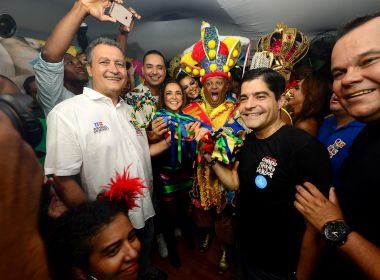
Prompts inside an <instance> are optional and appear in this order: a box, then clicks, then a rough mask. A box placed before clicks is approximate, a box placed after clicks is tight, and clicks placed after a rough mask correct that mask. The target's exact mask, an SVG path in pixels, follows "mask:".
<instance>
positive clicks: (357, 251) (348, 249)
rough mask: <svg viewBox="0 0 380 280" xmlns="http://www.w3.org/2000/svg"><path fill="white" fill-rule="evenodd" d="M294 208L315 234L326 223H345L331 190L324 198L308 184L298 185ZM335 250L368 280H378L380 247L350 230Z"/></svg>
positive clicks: (379, 275) (333, 191)
mask: <svg viewBox="0 0 380 280" xmlns="http://www.w3.org/2000/svg"><path fill="white" fill-rule="evenodd" d="M294 206H295V207H296V209H297V210H298V211H299V212H300V213H301V214H302V215H303V216H304V217H305V219H307V220H308V221H309V222H310V223H311V224H312V225H313V226H314V228H316V229H317V230H318V232H322V228H323V225H324V224H325V223H327V222H329V221H333V220H344V218H343V214H342V210H341V209H340V206H339V202H338V199H337V196H336V194H335V190H334V188H331V189H330V193H329V198H328V199H327V198H326V197H324V196H323V194H322V193H321V192H320V191H319V190H318V189H317V188H316V187H315V186H314V185H313V184H311V183H308V182H306V183H304V184H303V186H297V194H296V200H295V202H294ZM337 249H338V250H339V251H340V252H341V253H342V254H343V255H344V256H345V257H346V258H348V259H349V260H350V261H351V262H352V263H353V264H354V265H356V266H357V267H358V268H359V270H361V271H362V272H363V274H364V275H365V276H366V277H368V279H380V265H379V264H380V248H379V247H377V246H376V245H374V244H372V243H371V242H369V241H368V240H367V239H365V238H364V237H363V236H361V235H360V234H359V233H358V232H355V231H352V232H351V233H350V234H349V235H348V236H347V241H346V243H345V244H344V245H342V246H340V247H338V248H337Z"/></svg>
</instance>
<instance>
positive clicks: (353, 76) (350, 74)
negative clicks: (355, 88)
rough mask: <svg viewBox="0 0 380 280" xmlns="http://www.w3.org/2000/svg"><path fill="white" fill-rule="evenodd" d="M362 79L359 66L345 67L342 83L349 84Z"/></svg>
mask: <svg viewBox="0 0 380 280" xmlns="http://www.w3.org/2000/svg"><path fill="white" fill-rule="evenodd" d="M362 79H363V76H362V69H360V68H359V67H350V68H348V69H347V72H346V74H345V75H344V77H343V78H342V80H341V82H342V85H350V84H352V83H357V82H360V81H361V80H362Z"/></svg>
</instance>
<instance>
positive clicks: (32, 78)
mask: <svg viewBox="0 0 380 280" xmlns="http://www.w3.org/2000/svg"><path fill="white" fill-rule="evenodd" d="M35 80H36V77H35V76H29V77H28V78H26V79H25V81H24V83H23V84H22V87H23V88H24V90H25V92H26V94H28V95H30V96H33V94H32V93H31V89H30V84H31V83H32V82H34V81H35Z"/></svg>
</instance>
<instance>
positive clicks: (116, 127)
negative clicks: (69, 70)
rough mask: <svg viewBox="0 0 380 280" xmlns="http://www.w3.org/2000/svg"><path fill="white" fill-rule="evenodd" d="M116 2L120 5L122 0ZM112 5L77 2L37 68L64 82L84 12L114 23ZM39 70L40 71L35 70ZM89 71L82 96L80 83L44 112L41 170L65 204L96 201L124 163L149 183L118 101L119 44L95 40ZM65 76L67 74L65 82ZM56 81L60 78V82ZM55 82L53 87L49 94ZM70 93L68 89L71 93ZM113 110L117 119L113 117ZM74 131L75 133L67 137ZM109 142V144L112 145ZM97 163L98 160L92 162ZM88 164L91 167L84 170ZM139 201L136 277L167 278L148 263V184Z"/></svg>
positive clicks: (135, 134)
mask: <svg viewBox="0 0 380 280" xmlns="http://www.w3.org/2000/svg"><path fill="white" fill-rule="evenodd" d="M116 2H118V3H122V1H120V0H117V1H116ZM110 5H111V1H109V0H78V1H76V2H75V3H74V5H73V7H72V8H71V10H70V11H69V12H68V13H67V14H66V15H65V16H64V17H63V18H62V19H61V20H60V22H59V23H58V24H57V26H56V27H55V28H54V30H53V32H52V34H51V36H50V37H49V38H48V40H47V42H46V45H45V47H44V49H43V50H42V54H41V57H42V59H45V60H46V61H45V64H47V65H48V66H52V68H53V69H42V70H41V71H45V72H49V71H50V72H53V74H54V73H60V77H59V78H56V81H57V84H58V85H59V82H60V84H64V85H66V84H65V82H62V81H63V77H62V76H63V73H64V69H63V68H64V67H63V64H64V62H63V61H62V57H63V56H64V53H65V52H66V50H67V49H68V47H69V45H70V43H71V40H72V39H73V38H74V36H75V34H76V31H77V30H78V28H79V26H80V24H81V23H82V22H83V20H84V19H85V18H86V17H87V16H88V15H92V16H93V17H95V18H97V19H98V20H101V21H111V22H116V20H115V19H114V18H112V17H110V16H108V15H106V14H105V10H106V8H108V7H110ZM90 46H91V45H90ZM65 63H66V61H65ZM78 63H79V62H78ZM41 64H43V63H41ZM50 64H51V65H50ZM57 64H58V65H57ZM38 67H40V66H38ZM38 67H37V68H38ZM54 67H55V68H54ZM41 68H43V67H42V66H41ZM78 68H79V66H78ZM81 69H83V68H81ZM38 70H40V69H37V70H36V71H38ZM83 70H84V69H83ZM78 71H79V70H78ZM79 72H81V71H79ZM87 72H88V73H89V74H90V76H91V77H92V83H91V87H92V88H87V87H84V88H83V85H84V84H82V85H81V86H82V88H83V94H81V93H82V91H81V90H80V88H79V86H78V88H76V91H75V93H77V94H78V95H77V96H74V97H73V98H69V97H70V96H66V97H65V98H69V99H67V100H64V101H62V100H63V99H65V98H61V99H60V100H56V101H59V102H61V101H62V102H61V103H60V104H58V105H57V106H55V105H56V104H57V103H59V102H56V103H55V104H48V105H50V107H49V108H48V111H50V110H51V109H52V108H53V107H54V106H55V107H54V109H53V110H52V111H51V112H50V113H49V115H48V122H47V128H48V135H49V136H48V139H47V159H46V162H45V173H46V174H48V175H49V174H53V175H54V176H55V178H57V180H58V182H59V184H57V193H58V195H59V196H60V198H61V199H62V200H63V201H64V202H65V204H66V205H67V206H68V207H70V206H73V205H77V204H80V203H82V202H84V201H85V200H87V199H95V197H96V195H97V194H98V193H99V192H100V190H101V186H103V185H106V184H107V182H108V181H109V178H111V177H112V176H113V175H114V173H115V171H118V172H119V173H120V174H121V173H122V172H123V168H127V167H128V166H130V174H131V176H134V177H136V176H138V177H141V178H144V181H145V182H146V184H148V185H150V184H151V181H152V178H151V172H152V170H151V165H150V155H149V147H148V142H147V139H146V134H145V130H136V129H135V128H134V127H132V124H131V123H130V122H129V116H130V112H131V108H130V107H129V106H128V105H127V104H126V103H125V102H123V101H122V100H121V99H120V94H121V92H122V89H123V87H124V86H125V83H126V81H127V75H126V68H125V57H124V53H123V50H122V49H121V48H120V45H118V44H117V43H116V42H115V41H113V40H110V39H105V38H99V40H98V41H97V42H96V43H93V44H92V48H90V47H89V53H88V64H87ZM86 76H87V74H86ZM67 78H68V77H67V76H66V72H65V80H66V79H67ZM59 79H61V81H58V80H59ZM51 80H52V79H51ZM57 84H56V85H51V87H52V88H51V89H52V90H53V92H54V91H55V87H56V86H57ZM39 86H41V85H40V84H39ZM61 86H62V87H63V85H61ZM73 95H74V94H73V92H71V96H73ZM50 98H51V97H50ZM54 98H55V97H54ZM102 100H103V101H104V102H102ZM83 108H86V109H85V110H83ZM48 111H45V112H46V113H48ZM112 112H113V113H115V114H117V115H119V117H118V118H116V119H115V118H112V117H111V115H112ZM138 115H139V114H137V117H139V116H138ZM90 119H91V120H92V121H91V120H90ZM120 127H123V129H122V130H121V129H120ZM73 134H76V136H75V137H71V136H73ZM102 139H103V140H102ZM88 143H91V145H88ZM110 143H113V144H112V145H111V146H110ZM94 157H96V158H97V160H96V159H95V158H94ZM95 162H97V163H98V164H95V165H94V163H95ZM99 163H100V164H99ZM89 166H92V167H90V168H88V167H89ZM77 174H80V176H81V185H82V186H80V185H79V184H78V183H77V182H76V180H74V177H73V176H75V175H77ZM138 203H139V204H140V206H141V207H139V208H136V209H135V210H134V211H132V213H131V215H132V216H133V217H134V218H133V217H131V220H134V222H132V223H133V226H134V227H135V229H136V232H137V235H138V237H139V239H140V241H141V243H142V252H144V254H142V255H141V258H140V270H141V275H140V278H141V279H166V278H167V276H166V274H165V273H163V272H161V271H158V270H157V269H156V268H154V267H152V265H151V264H150V261H149V251H150V247H149V245H150V243H151V240H152V238H153V236H152V235H151V234H150V232H151V230H150V229H151V228H152V227H153V222H152V219H151V218H152V217H153V216H154V215H155V213H154V210H153V206H152V201H151V197H150V193H149V188H148V189H147V190H146V192H144V195H143V197H141V198H139V201H138ZM142 258H144V259H142ZM152 275H153V277H152Z"/></svg>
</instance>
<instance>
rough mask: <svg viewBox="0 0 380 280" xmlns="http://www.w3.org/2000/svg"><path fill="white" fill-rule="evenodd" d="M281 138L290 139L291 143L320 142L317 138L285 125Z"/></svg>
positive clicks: (281, 131)
mask: <svg viewBox="0 0 380 280" xmlns="http://www.w3.org/2000/svg"><path fill="white" fill-rule="evenodd" d="M279 136H280V137H281V138H285V137H286V138H288V139H289V141H291V142H296V143H305V141H308V142H309V141H312V142H318V141H317V139H316V138H315V137H313V136H312V135H310V134H309V133H307V132H306V131H304V130H302V129H300V128H298V127H295V126H293V125H284V126H283V128H282V129H281V130H280V135H279Z"/></svg>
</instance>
